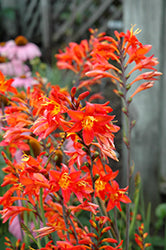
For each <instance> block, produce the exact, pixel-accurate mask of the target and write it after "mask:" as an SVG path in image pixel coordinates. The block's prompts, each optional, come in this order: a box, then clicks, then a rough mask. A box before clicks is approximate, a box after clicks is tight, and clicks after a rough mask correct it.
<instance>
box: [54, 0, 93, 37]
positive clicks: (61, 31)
mask: <svg viewBox="0 0 166 250" xmlns="http://www.w3.org/2000/svg"><path fill="white" fill-rule="evenodd" d="M91 2H92V0H86V1H83V2H82V4H80V5H79V6H78V7H77V8H76V9H75V10H74V11H73V13H72V14H71V17H70V19H69V20H67V21H66V22H65V23H64V24H63V25H62V26H60V27H59V30H58V31H57V32H55V34H54V36H53V41H57V40H58V39H59V38H60V36H61V35H63V34H64V33H65V32H66V30H67V29H68V28H69V27H70V26H71V25H72V24H73V22H74V20H75V18H76V16H77V15H78V14H79V13H80V12H84V11H85V9H86V8H88V6H89V5H90V3H91Z"/></svg>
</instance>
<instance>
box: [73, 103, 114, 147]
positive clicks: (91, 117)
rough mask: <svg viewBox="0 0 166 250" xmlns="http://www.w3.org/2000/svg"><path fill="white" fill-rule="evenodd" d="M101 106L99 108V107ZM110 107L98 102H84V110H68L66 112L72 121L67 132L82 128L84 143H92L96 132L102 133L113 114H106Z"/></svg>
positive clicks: (77, 130)
mask: <svg viewBox="0 0 166 250" xmlns="http://www.w3.org/2000/svg"><path fill="white" fill-rule="evenodd" d="M100 108H101V109H100ZM110 110H111V111H112V109H111V108H110V107H108V106H106V107H104V106H103V105H99V104H91V103H89V102H87V103H86V107H85V111H84V110H81V111H74V110H69V111H68V114H69V116H70V117H71V118H72V122H73V123H74V124H73V126H72V128H70V129H69V130H68V132H69V133H70V132H79V131H81V130H82V135H83V140H84V143H85V144H87V145H89V144H91V143H92V141H93V139H94V137H95V136H96V135H97V134H100V133H102V134H104V133H105V131H106V127H107V125H108V123H109V122H110V121H111V120H112V119H113V118H114V116H109V115H107V113H108V112H110Z"/></svg>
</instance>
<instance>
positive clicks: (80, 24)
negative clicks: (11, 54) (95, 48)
mask: <svg viewBox="0 0 166 250" xmlns="http://www.w3.org/2000/svg"><path fill="white" fill-rule="evenodd" d="M122 1H123V0H104V1H103V0H97V1H96V0H84V1H82V0H71V1H70V0H5V1H3V0H1V2H2V4H1V5H2V8H3V7H4V6H11V7H14V8H15V10H16V11H17V20H16V21H15V22H16V25H17V32H19V33H21V34H22V35H25V36H26V37H27V38H28V39H29V40H31V41H35V42H37V43H41V46H42V47H43V48H49V47H50V46H52V45H54V44H55V43H61V44H63V42H64V43H67V42H69V41H71V40H72V41H78V40H80V39H81V38H82V37H84V38H85V34H88V32H87V31H88V29H89V28H99V29H101V30H102V31H106V30H109V31H110V30H114V29H116V28H118V29H122ZM12 24H13V22H12ZM116 26H117V27H116Z"/></svg>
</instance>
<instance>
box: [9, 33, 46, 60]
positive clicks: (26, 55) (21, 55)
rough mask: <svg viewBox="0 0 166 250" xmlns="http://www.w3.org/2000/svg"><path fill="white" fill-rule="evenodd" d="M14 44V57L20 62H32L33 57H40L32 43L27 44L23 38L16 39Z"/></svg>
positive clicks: (38, 51)
mask: <svg viewBox="0 0 166 250" xmlns="http://www.w3.org/2000/svg"><path fill="white" fill-rule="evenodd" d="M15 44H16V46H15V47H14V50H15V56H16V58H18V59H20V60H21V61H27V60H32V59H34V58H35V57H40V56H41V51H40V49H39V47H38V46H37V45H36V44H34V43H30V42H28V40H27V39H26V38H25V37H24V36H18V37H16V38H15Z"/></svg>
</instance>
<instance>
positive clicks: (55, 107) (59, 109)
mask: <svg viewBox="0 0 166 250" xmlns="http://www.w3.org/2000/svg"><path fill="white" fill-rule="evenodd" d="M53 104H54V109H53V110H52V111H51V114H52V115H53V116H54V115H57V114H58V113H59V112H60V111H61V107H60V105H59V103H57V102H53Z"/></svg>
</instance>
